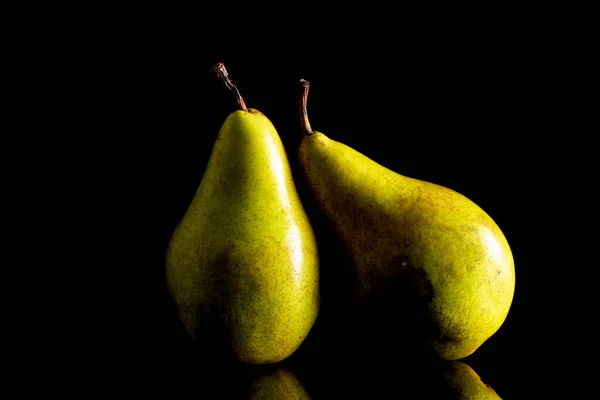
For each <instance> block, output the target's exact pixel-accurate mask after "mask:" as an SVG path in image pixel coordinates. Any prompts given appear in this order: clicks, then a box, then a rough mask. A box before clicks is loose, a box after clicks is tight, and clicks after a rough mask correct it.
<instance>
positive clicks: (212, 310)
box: [166, 109, 319, 364]
mask: <svg viewBox="0 0 600 400" xmlns="http://www.w3.org/2000/svg"><path fill="white" fill-rule="evenodd" d="M318 267H319V261H318V254H317V245H316V241H315V237H314V234H313V231H312V228H311V225H310V223H309V221H308V218H307V216H306V214H305V211H304V209H303V207H302V204H301V203H300V199H299V197H298V194H297V191H296V187H295V185H294V182H293V179H292V175H291V171H290V167H289V163H288V160H287V157H286V153H285V150H284V148H283V145H282V143H281V140H280V138H279V135H278V133H277V131H276V130H275V127H274V126H273V125H272V123H271V122H270V121H269V119H267V117H265V116H264V115H263V114H262V113H260V112H259V111H257V110H255V109H249V111H242V110H239V111H235V112H233V113H232V114H230V115H229V116H228V117H227V119H226V120H225V122H224V123H223V125H222V127H221V130H220V132H219V135H218V137H217V140H216V142H215V144H214V147H213V150H212V153H211V155H210V158H209V161H208V164H207V166H206V170H205V172H204V175H203V177H202V180H201V182H200V185H199V187H198V189H197V191H196V193H195V195H194V197H193V199H192V201H191V204H190V205H189V207H188V209H187V210H186V212H185V215H184V216H183V218H182V220H181V221H180V223H179V224H178V225H177V227H176V229H175V231H174V233H173V235H172V237H171V240H170V242H169V245H168V249H167V256H166V274H167V282H168V286H169V290H170V292H171V295H172V297H173V299H174V303H175V304H176V306H177V309H178V312H179V316H180V318H181V321H182V323H183V325H184V327H185V329H186V331H187V333H188V334H189V336H190V337H191V338H192V339H193V340H194V341H195V342H196V343H200V344H202V345H203V346H205V347H206V348H213V349H217V348H219V349H223V350H224V351H226V352H227V353H228V355H230V356H232V357H234V358H235V359H236V360H237V361H241V362H246V363H252V364H264V363H274V362H277V361H280V360H282V359H284V358H286V357H288V356H289V355H291V354H292V353H293V352H294V351H295V350H296V349H297V348H298V347H299V345H300V344H301V343H302V341H303V340H304V338H305V337H306V335H307V334H308V332H309V331H310V329H311V327H312V325H313V323H314V321H315V319H316V316H317V313H318V309H319V292H318V274H319V270H318Z"/></svg>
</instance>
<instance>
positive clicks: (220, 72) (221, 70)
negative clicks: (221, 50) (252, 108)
mask: <svg viewBox="0 0 600 400" xmlns="http://www.w3.org/2000/svg"><path fill="white" fill-rule="evenodd" d="M212 69H213V70H215V72H216V73H217V77H218V78H219V79H221V80H222V81H223V82H224V83H225V86H227V88H228V89H229V90H231V92H232V93H233V95H234V96H235V100H236V101H237V104H238V107H239V108H240V109H242V110H244V111H246V112H248V107H246V103H245V102H244V99H243V98H242V95H241V94H240V91H239V90H238V88H237V86H235V84H234V83H233V81H232V80H231V78H230V77H229V74H228V73H227V69H225V64H223V63H222V62H220V63H217V64H216V65H215V66H214V67H212Z"/></svg>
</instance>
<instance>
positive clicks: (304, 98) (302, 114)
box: [300, 79, 314, 136]
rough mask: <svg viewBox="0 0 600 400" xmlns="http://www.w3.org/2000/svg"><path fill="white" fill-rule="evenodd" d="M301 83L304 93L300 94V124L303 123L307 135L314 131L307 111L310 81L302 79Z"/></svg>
mask: <svg viewBox="0 0 600 400" xmlns="http://www.w3.org/2000/svg"><path fill="white" fill-rule="evenodd" d="M300 84H301V85H302V89H303V90H302V95H301V96H300V125H302V130H304V133H305V134H306V135H307V136H310V135H312V134H313V133H314V132H313V130H312V129H311V127H310V122H309V121H308V113H307V111H306V101H307V99H308V89H309V88H310V83H309V82H308V81H307V80H306V79H300Z"/></svg>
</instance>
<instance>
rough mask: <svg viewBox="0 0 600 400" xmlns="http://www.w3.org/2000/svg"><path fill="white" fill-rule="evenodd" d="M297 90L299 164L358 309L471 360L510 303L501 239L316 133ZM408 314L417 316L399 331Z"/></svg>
mask: <svg viewBox="0 0 600 400" xmlns="http://www.w3.org/2000/svg"><path fill="white" fill-rule="evenodd" d="M301 83H302V85H303V87H304V91H303V94H302V97H301V103H300V110H301V123H302V125H303V128H304V130H305V133H306V135H305V137H304V138H303V140H302V142H301V144H300V149H299V162H300V164H301V167H302V170H303V173H304V176H305V179H306V182H307V185H308V187H309V188H310V190H311V192H312V195H313V196H314V200H315V202H316V204H317V205H318V206H319V207H320V209H321V210H322V211H323V213H324V215H325V216H326V217H327V219H328V220H329V221H330V223H331V226H332V227H333V229H334V230H335V232H336V234H337V236H338V237H339V239H340V242H341V243H342V244H343V246H344V250H345V252H346V254H347V256H348V258H349V261H350V264H351V266H352V271H353V276H354V277H355V283H356V298H357V299H358V300H359V304H372V305H373V307H374V308H373V309H372V311H373V312H374V313H377V311H378V309H377V308H379V309H380V308H381V307H389V306H390V305H394V307H396V306H397V307H398V308H399V309H398V310H397V311H396V310H394V309H393V308H390V309H389V310H388V311H387V312H386V314H384V315H383V316H384V317H385V318H387V319H389V320H390V321H396V322H397V324H398V325H399V326H401V329H402V330H404V331H405V332H409V331H415V332H423V334H422V335H421V334H419V335H417V336H418V337H419V338H420V339H421V340H423V341H425V342H426V343H425V346H427V348H429V349H431V350H434V351H435V352H436V353H437V354H438V355H439V356H440V357H442V358H443V359H446V360H456V359H460V358H463V357H466V356H468V355H470V354H471V353H473V352H474V351H475V350H476V349H477V348H479V347H480V346H481V345H482V344H483V343H484V342H485V341H486V340H487V339H488V338H489V337H490V336H492V335H493V334H494V333H495V332H496V331H497V330H498V329H499V328H500V326H501V325H502V324H503V323H504V321H505V319H506V317H507V314H508V311H509V308H510V306H511V303H512V300H513V294H514V290H515V270H514V261H513V256H512V253H511V249H510V247H509V244H508V242H507V239H506V238H505V236H504V234H503V233H502V231H501V230H500V228H499V227H498V225H497V224H496V223H495V222H494V221H493V220H492V218H491V217H490V216H489V215H488V214H487V213H486V212H485V211H484V210H482V209H481V208H480V207H479V206H478V205H476V204H475V203H474V202H472V201H471V200H469V199H468V198H467V197H465V196H464V195H462V194H459V193H457V192H456V191H453V190H451V189H449V188H446V187H443V186H439V185H436V184H434V183H430V182H426V181H422V180H417V179H414V178H410V177H408V176H404V175H401V174H399V173H396V172H394V171H392V170H390V169H388V168H386V167H384V166H382V165H380V164H378V163H377V162H375V161H374V160H372V159H370V158H368V157H366V156H365V155H363V154H361V153H359V152H358V151H356V150H354V149H352V148H350V147H348V146H347V145H345V144H343V143H340V142H337V141H335V140H332V139H330V138H328V137H327V136H326V135H325V134H323V133H321V132H318V131H313V130H312V129H311V127H310V124H309V121H308V117H307V112H306V102H307V100H306V99H307V96H308V88H309V83H308V82H307V81H305V80H301ZM398 299H401V300H398ZM402 307H404V311H403V312H400V308H402ZM407 310H409V311H410V312H414V313H415V314H417V316H415V317H414V318H411V319H407V320H406V321H404V320H403V318H405V316H406V315H407V314H408V313H407V312H405V311H407ZM367 314H368V313H367ZM403 324H404V325H403ZM390 326H391V325H390Z"/></svg>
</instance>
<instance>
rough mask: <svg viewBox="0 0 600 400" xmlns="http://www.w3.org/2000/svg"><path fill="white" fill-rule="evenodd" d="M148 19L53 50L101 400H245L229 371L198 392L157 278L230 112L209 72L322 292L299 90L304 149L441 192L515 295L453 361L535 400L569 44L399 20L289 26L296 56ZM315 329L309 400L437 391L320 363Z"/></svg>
mask: <svg viewBox="0 0 600 400" xmlns="http://www.w3.org/2000/svg"><path fill="white" fill-rule="evenodd" d="M159 11H160V10H155V11H154V12H153V13H152V14H151V17H152V18H150V17H149V18H146V19H145V17H144V16H145V14H144V15H141V14H140V15H137V14H135V13H128V14H127V17H123V19H122V20H121V19H120V18H117V17H114V16H113V18H114V19H109V20H107V21H110V23H109V22H107V21H104V22H100V23H97V22H96V25H94V26H95V27H96V28H97V29H95V30H94V29H93V30H92V31H93V32H91V33H89V32H88V31H86V32H88V33H87V34H86V35H85V36H84V37H82V38H78V39H77V40H73V36H76V34H77V32H78V29H75V30H68V31H67V32H65V37H67V36H68V37H69V38H71V40H70V41H68V42H67V43H68V44H67V45H65V44H64V43H63V45H62V47H63V49H64V50H65V54H66V55H67V56H68V57H69V59H72V60H73V62H71V63H68V65H67V64H65V65H63V67H65V68H67V70H66V72H65V70H63V71H62V73H63V74H66V75H70V78H71V79H72V82H73V84H72V86H69V89H70V92H69V95H70V97H71V98H70V100H69V102H68V104H69V105H70V108H69V109H68V110H65V109H63V110H62V111H61V112H62V113H64V114H67V113H70V115H76V116H77V118H72V119H71V120H70V121H69V128H74V130H78V129H79V128H82V127H84V128H85V129H86V132H87V133H86V136H85V138H80V139H79V142H78V145H80V146H83V148H84V149H85V151H82V152H78V153H77V154H75V155H74V156H75V159H76V160H77V161H80V162H86V163H89V164H90V165H91V166H92V168H90V169H89V171H87V172H86V173H87V174H88V175H87V178H86V179H85V180H86V183H82V186H81V188H82V190H83V187H85V188H86V189H89V192H86V193H87V194H88V195H91V196H89V197H92V198H93V202H94V203H93V204H98V206H94V207H96V208H95V211H96V212H95V215H97V218H98V219H97V221H96V222H98V225H97V226H98V227H102V229H104V228H106V229H105V230H102V231H101V232H100V231H97V232H95V235H97V236H95V237H97V239H94V241H95V243H94V244H95V245H98V244H100V250H99V251H98V252H96V253H94V254H96V255H97V256H98V260H102V262H103V263H104V264H103V267H102V268H101V269H100V271H101V273H100V274H101V275H102V276H106V277H107V278H108V281H109V282H110V286H109V289H105V290H104V291H103V293H102V296H101V298H100V299H96V301H98V302H99V304H100V306H101V309H102V310H103V311H101V313H102V316H103V317H104V318H103V319H102V321H103V322H102V323H98V322H92V329H93V331H94V332H95V333H98V336H99V339H98V340H97V341H95V342H94V343H92V344H90V343H89V342H87V339H86V338H87V336H86V335H85V334H82V335H81V336H77V335H75V336H77V337H78V338H81V337H83V338H84V342H85V345H86V346H90V347H94V354H96V353H97V354H98V355H100V356H101V359H104V358H105V357H106V356H109V357H107V359H109V360H110V365H111V367H110V372H107V374H106V376H105V378H104V379H105V382H108V381H111V380H112V379H113V378H119V379H117V380H118V381H119V382H124V383H127V382H131V381H132V380H133V379H134V378H133V377H134V376H135V377H137V378H136V380H135V382H139V385H140V387H146V388H148V387H150V388H152V387H153V385H158V384H159V383H168V385H167V387H171V388H177V389H180V388H181V387H185V388H191V389H192V390H196V391H197V393H198V397H199V398H203V397H202V392H203V390H209V389H208V387H209V386H210V385H208V383H210V381H211V380H212V379H214V382H226V383H225V386H227V385H230V386H235V385H237V383H236V382H238V383H239V379H240V374H239V372H240V371H238V370H236V372H235V373H233V372H231V371H230V370H227V369H219V368H221V367H217V366H215V368H214V370H213V371H212V372H213V373H212V374H208V375H207V372H206V371H210V370H211V369H212V367H211V366H209V365H206V364H203V360H201V359H196V358H194V356H192V355H191V354H194V353H191V350H190V347H189V343H188V342H187V340H186V338H185V335H184V334H183V331H182V328H181V326H180V325H179V321H178V320H177V317H176V312H175V309H174V307H173V305H172V303H171V302H170V298H169V295H168V291H167V288H166V281H165V275H164V255H165V250H166V246H167V243H168V240H169V238H170V235H171V233H172V231H173V229H174V228H175V226H176V224H177V223H178V221H179V219H180V218H181V217H182V215H183V213H184V211H185V209H186V207H187V205H188V204H189V201H190V200H191V197H192V195H193V193H194V191H195V190H196V188H197V186H198V184H199V182H200V179H201V178H202V174H203V172H204V168H205V166H206V163H207V161H208V157H209V155H210V152H211V149H212V145H213V143H214V140H215V138H216V135H217V133H218V131H219V129H220V127H221V124H222V123H223V121H224V120H225V118H226V117H227V115H229V114H230V113H231V112H232V111H234V110H235V109H236V103H235V101H234V100H233V97H232V96H231V93H230V92H229V91H228V90H227V89H226V87H225V86H224V85H223V84H222V83H221V82H220V81H219V80H218V79H217V78H216V77H215V75H214V73H212V72H211V71H210V68H211V67H212V66H213V65H214V64H215V63H216V62H223V63H225V65H226V67H227V69H228V71H229V73H230V75H231V77H232V79H233V80H234V82H235V83H236V84H237V86H238V88H239V90H240V92H241V94H242V96H243V97H244V99H245V101H246V104H247V105H248V106H249V107H253V108H256V109H258V110H260V111H261V112H262V113H264V114H265V115H266V116H267V117H268V118H269V119H270V120H271V121H272V122H273V124H274V125H275V127H276V128H277V130H278V132H279V134H280V137H281V139H282V141H283V143H284V146H285V148H286V151H287V153H288V158H289V161H290V164H291V167H292V171H293V173H294V178H295V180H296V184H297V188H298V190H299V192H300V195H301V197H302V200H303V203H304V205H305V208H306V210H307V212H308V213H309V216H310V217H311V221H313V223H314V227H315V230H316V231H318V232H317V234H318V236H320V238H319V239H320V241H319V246H320V257H321V268H322V271H323V282H322V284H323V287H324V288H327V287H329V288H332V287H335V285H336V277H335V275H334V274H332V273H331V272H329V273H328V272H327V271H328V268H329V267H328V266H329V265H333V264H335V263H337V262H338V260H339V256H340V255H339V253H337V249H336V247H335V244H334V242H333V238H332V237H331V235H329V234H328V233H327V231H326V228H325V225H324V224H323V223H322V221H321V220H320V216H319V213H318V212H317V210H316V208H315V207H314V205H312V204H311V200H310V196H309V195H308V192H307V190H306V188H305V187H304V186H303V185H304V183H303V181H302V177H301V175H299V170H298V163H297V150H298V145H299V143H300V140H301V138H302V132H301V129H300V124H299V119H298V113H297V109H298V99H299V90H300V89H299V85H298V80H299V79H300V78H304V79H308V80H309V81H310V82H311V90H310V94H309V103H308V111H309V116H310V120H311V125H312V127H313V129H315V130H318V131H321V132H324V133H325V134H327V135H328V136H329V137H330V138H332V139H334V140H338V141H340V142H343V143H345V144H347V145H349V146H351V147H353V148H354V149H356V150H358V151H360V152H362V153H363V154H365V155H367V156H369V157H370V158H372V159H374V160H375V161H377V162H378V163H380V164H382V165H384V166H386V167H387V168H390V169H392V170H394V171H396V172H399V173H401V174H403V175H407V176H411V177H414V178H418V179H423V180H427V181H431V182H435V183H438V184H441V185H444V186H447V187H449V188H452V189H454V190H456V191H458V192H460V193H462V194H464V195H466V196H467V197H469V198H470V199H472V200H473V201H475V202H476V203H477V204H478V205H479V206H481V207H482V208H483V209H484V210H486V211H487V213H488V214H489V215H490V216H491V217H492V218H493V219H494V220H495V221H496V222H497V223H498V225H499V226H500V227H501V229H502V230H503V232H504V234H505V235H506V237H507V239H508V242H509V244H510V245H511V249H512V251H513V255H514V258H515V270H516V291H515V297H514V301H513V305H512V307H511V310H510V313H509V315H508V317H507V319H506V321H505V323H504V324H503V325H502V327H501V328H500V330H499V331H498V332H497V333H496V334H495V335H494V336H492V337H491V338H490V339H489V340H488V341H487V342H486V343H485V344H484V345H483V346H481V348H480V349H478V350H477V351H476V352H475V353H474V354H473V355H471V356H469V357H467V358H466V359H465V360H462V361H464V362H465V363H467V364H468V365H470V366H471V367H473V368H474V370H475V371H476V372H477V373H478V374H479V375H480V376H481V377H482V378H483V380H484V381H485V382H487V383H489V384H490V385H491V386H492V387H493V388H494V389H495V390H496V391H497V392H498V393H499V394H500V396H502V397H503V398H506V399H512V398H527V395H528V394H530V393H539V390H540V388H539V385H538V382H536V381H535V380H533V379H532V377H531V376H530V374H531V372H532V371H541V370H542V369H547V368H548V365H549V363H548V359H549V358H552V357H554V356H555V354H554V353H553V352H548V351H547V349H548V343H552V341H553V340H555V339H554V338H555V337H556V335H557V326H556V324H554V325H551V327H550V328H549V327H548V323H547V315H548V313H547V310H548V309H552V307H551V306H549V304H550V302H551V301H554V300H553V298H554V296H553V294H554V293H555V291H556V286H555V287H553V288H550V287H549V284H548V282H549V280H550V279H553V278H555V276H552V271H553V269H552V265H551V264H549V263H548V261H546V258H544V257H542V256H541V254H546V255H547V254H548V252H549V247H550V248H551V247H552V246H557V245H558V244H559V242H557V241H553V242H550V244H548V242H547V241H545V240H544V239H543V233H544V232H543V231H545V230H547V226H548V225H547V222H548V218H547V215H548V213H547V212H548V211H547V210H548V209H552V208H553V205H554V204H556V203H557V202H559V201H560V200H559V198H558V197H557V196H556V195H555V194H554V193H553V191H552V189H551V187H550V185H549V184H548V182H549V181H550V180H551V179H550V178H549V177H550V176H552V174H553V173H554V171H555V169H558V167H559V166H560V165H557V164H558V163H557V160H558V159H559V158H557V157H555V155H556V152H555V151H554V148H556V147H557V146H563V149H566V148H567V144H568V140H567V139H565V138H564V136H565V135H564V129H563V127H564V124H565V120H566V119H568V118H566V116H565V114H564V113H560V112H557V110H558V109H560V108H561V107H560V106H558V105H559V104H563V103H564V97H561V95H562V92H563V89H564V88H563V86H566V85H567V83H565V80H564V79H558V78H557V71H559V70H560V66H562V65H563V60H564V55H559V54H558V53H557V51H556V48H557V46H561V39H560V38H561V35H560V32H559V34H556V31H555V30H550V29H549V28H547V27H545V26H543V25H540V23H539V21H538V20H537V19H535V18H534V16H533V14H528V16H527V17H523V16H519V14H518V13H516V14H515V15H513V16H512V17H510V18H501V17H499V16H498V17H497V18H492V17H489V15H488V14H485V15H487V17H486V18H479V19H469V18H465V19H464V20H460V21H459V20H456V19H452V18H448V19H445V18H443V17H440V16H438V18H437V19H436V20H435V21H434V20H428V19H427V18H422V19H421V20H420V21H419V23H416V22H414V21H413V22H412V23H410V24H408V22H409V21H408V20H410V18H408V20H407V21H402V22H403V23H400V22H399V21H394V23H393V24H391V23H388V24H387V25H388V26H387V27H386V28H387V29H385V28H382V27H381V26H380V27H379V28H378V29H379V30H377V29H376V30H372V29H366V28H364V27H362V28H361V29H356V27H354V28H348V29H337V28H332V27H330V29H329V30H328V33H329V34H328V35H325V34H324V32H323V31H321V30H319V29H320V26H319V24H318V23H317V22H316V21H314V20H313V19H310V18H309V17H308V16H306V18H307V19H306V20H304V21H301V22H297V23H295V24H292V23H290V24H289V26H288V27H291V28H292V29H295V30H296V31H297V35H294V36H293V37H292V36H290V37H289V38H287V37H282V36H280V35H279V32H280V31H279V28H280V27H275V26H270V25H268V26H263V25H261V24H259V23H257V24H256V26H254V25H252V24H250V25H249V26H247V27H244V28H242V29H239V30H236V29H233V26H234V24H233V23H232V22H231V21H228V20H227V18H225V16H224V15H223V14H222V13H221V14H219V18H221V19H222V20H223V21H228V22H227V23H225V24H224V25H219V27H217V28H214V29H213V28H210V29H208V30H206V31H204V30H203V31H199V30H198V29H197V25H198V23H197V22H194V21H192V20H190V18H189V16H188V18H183V17H181V18H180V19H179V18H178V17H177V16H172V15H170V14H169V15H168V16H167V15H165V16H161V15H160V12H159ZM215 18H216V17H215ZM210 19H211V18H208V17H206V16H205V19H203V20H202V21H204V22H205V23H206V21H207V20H210ZM216 19H217V20H218V18H216ZM534 19H535V21H534ZM532 21H534V22H535V23H532ZM80 23H81V24H82V25H85V23H86V22H85V21H81V22H80ZM284 25H285V24H284ZM382 25H386V24H382ZM259 26H260V27H262V30H260V31H259V30H258V29H257V28H258V27H259ZM358 26H362V25H360V24H358ZM225 28H226V29H225ZM81 29H82V30H83V29H84V28H83V27H82V28H81ZM554 29H556V26H555V27H554ZM549 81H552V84H548V82H549ZM53 85H55V86H56V87H60V86H61V85H60V83H53ZM562 111H564V109H563V110H562ZM64 114H61V115H59V117H60V116H62V115H64ZM54 118H56V116H54ZM557 134H559V136H556V135H557ZM557 138H560V139H557ZM67 142H68V143H71V142H70V140H66V141H65V143H67ZM68 168H69V171H70V173H73V170H72V166H69V167H68ZM92 177H94V178H93V179H92ZM554 178H555V177H553V179H554ZM90 181H91V182H93V183H92V184H91V185H89V183H90ZM84 197H85V196H84V195H80V198H84ZM75 203H77V206H75V205H73V209H83V210H86V209H88V210H89V207H91V206H90V204H92V203H89V202H87V201H80V202H77V200H74V201H73V204H75ZM562 218H564V217H561V216H560V214H558V215H557V216H556V217H555V219H558V220H560V219H562ZM552 251H553V250H550V253H551V252H552ZM540 270H544V271H545V273H544V274H540V272H539V271H540ZM560 290H562V289H560ZM560 290H559V291H560ZM322 295H323V309H324V310H325V311H323V312H322V314H321V315H325V316H326V315H327V313H330V315H331V313H332V311H331V310H332V307H333V306H332V304H334V303H335V298H334V297H335V296H333V295H329V294H328V293H327V291H324V292H323V293H322ZM551 298H552V299H551ZM323 318H324V317H323ZM323 318H322V317H320V320H318V321H317V325H315V329H313V333H311V336H310V337H309V340H307V342H306V343H307V344H306V345H303V346H302V347H301V348H300V349H299V350H298V352H297V354H295V355H294V356H293V357H291V359H290V360H289V363H290V365H291V367H292V370H293V371H294V372H295V373H296V375H297V376H299V377H300V378H301V380H302V381H303V383H304V384H305V386H306V387H307V389H309V392H310V393H311V394H312V395H313V396H314V397H315V398H333V397H331V394H332V393H334V394H335V393H336V392H337V393H338V394H340V396H341V397H344V396H346V395H348V394H349V393H350V394H351V393H354V392H356V393H362V394H363V395H366V394H368V393H371V394H372V396H376V395H375V393H379V394H381V393H389V395H390V397H392V396H397V397H401V396H402V394H407V393H412V394H414V393H418V392H419V388H420V387H421V386H427V385H429V384H431V385H433V384H434V383H433V382H435V378H431V380H430V379H429V377H428V375H427V372H423V374H421V372H420V371H421V369H420V368H424V367H423V365H420V366H419V367H415V368H414V369H413V368H411V365H410V364H407V363H406V362H405V361H404V360H401V359H393V360H392V361H391V362H390V363H389V365H390V366H389V367H388V366H387V365H388V361H389V360H386V357H385V354H381V356H382V357H381V360H380V363H379V364H376V365H375V364H368V365H364V364H360V362H359V363H358V365H355V364H352V362H351V361H352V355H353V353H354V352H355V350H356V349H353V348H352V347H353V346H361V345H357V344H351V345H348V351H347V352H345V353H344V354H339V353H335V352H329V351H328V347H327V346H328V345H327V344H323V342H322V341H319V336H318V335H319V334H321V335H323V337H327V332H326V329H325V328H323V326H324V325H323V323H322V322H321V320H322V319H323ZM92 319H93V320H94V319H95V318H92ZM365 346H366V345H365ZM357 360H358V358H357ZM88 361H89V360H88ZM550 364H551V363H550ZM215 371H216V372H215ZM370 371H371V372H370ZM372 371H376V372H372ZM411 371H412V372H411ZM414 371H417V372H414ZM423 371H429V369H427V368H424V369H423ZM432 374H433V372H432ZM242 375H243V376H245V375H244V373H242ZM546 376H548V375H546ZM207 377H210V378H207ZM334 377H335V378H334ZM171 378H174V379H173V380H171ZM242 380H243V379H242ZM172 382H176V383H172ZM214 382H213V383H214ZM169 385H171V386H169ZM213 386H214V385H213ZM375 387H376V388H379V389H378V390H374V389H373V388H375ZM370 388H371V389H373V390H372V391H371V389H370ZM173 390H175V389H173ZM326 394H329V396H328V395H326ZM341 394H344V396H342V395H341ZM365 398H366V397H365Z"/></svg>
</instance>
